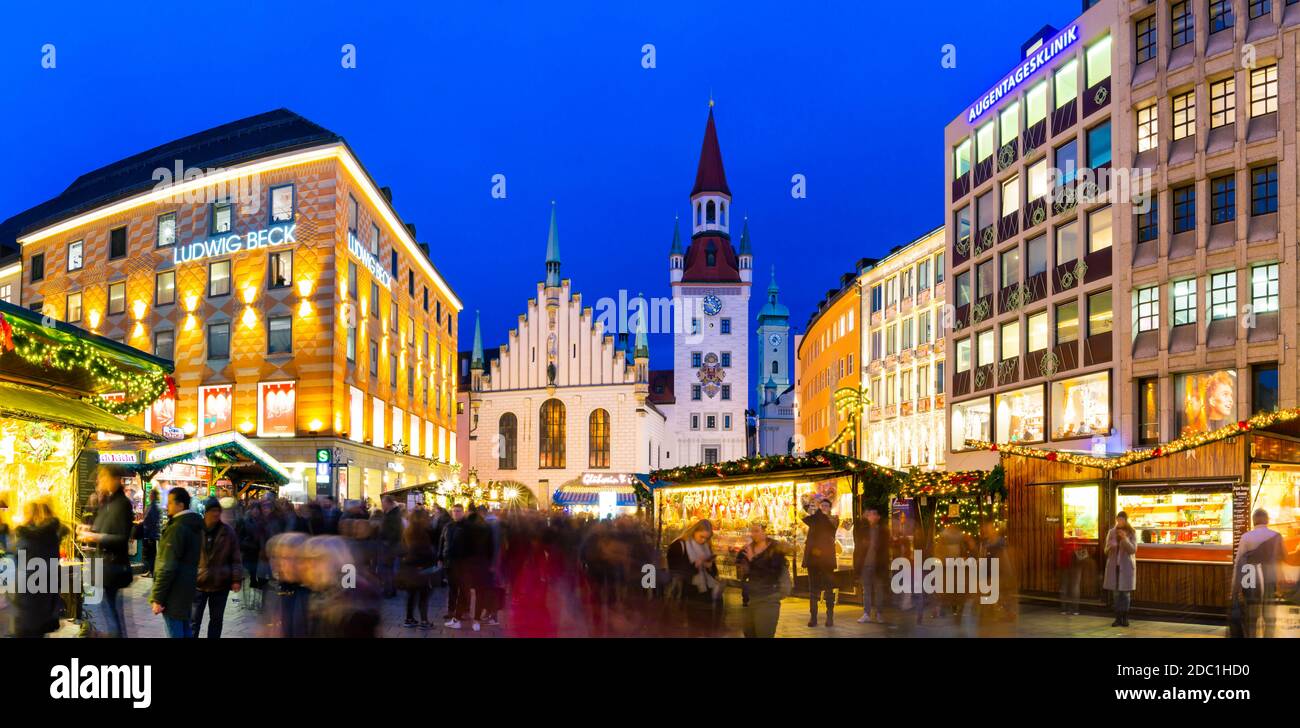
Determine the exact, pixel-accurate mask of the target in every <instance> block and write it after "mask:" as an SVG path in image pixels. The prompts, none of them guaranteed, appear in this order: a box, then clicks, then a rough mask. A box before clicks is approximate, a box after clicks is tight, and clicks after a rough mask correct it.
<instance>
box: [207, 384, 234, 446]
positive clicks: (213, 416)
mask: <svg viewBox="0 0 1300 728" xmlns="http://www.w3.org/2000/svg"><path fill="white" fill-rule="evenodd" d="M234 395H235V392H234V386H233V385H230V384H220V385H217V386H213V387H200V388H199V434H200V435H219V434H221V433H223V432H230V429H231V426H232V425H231V418H230V407H231V402H232V401H233V400H234Z"/></svg>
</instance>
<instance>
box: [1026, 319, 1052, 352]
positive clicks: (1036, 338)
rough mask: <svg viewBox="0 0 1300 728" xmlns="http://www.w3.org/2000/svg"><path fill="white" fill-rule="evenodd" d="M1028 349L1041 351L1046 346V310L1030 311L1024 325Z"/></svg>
mask: <svg viewBox="0 0 1300 728" xmlns="http://www.w3.org/2000/svg"><path fill="white" fill-rule="evenodd" d="M1024 333H1026V341H1024V343H1026V346H1028V351H1043V350H1045V348H1047V347H1048V312H1047V311H1040V312H1037V313H1032V315H1030V317H1028V318H1027V320H1026V325H1024Z"/></svg>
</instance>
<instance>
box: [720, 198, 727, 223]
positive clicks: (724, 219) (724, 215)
mask: <svg viewBox="0 0 1300 728" xmlns="http://www.w3.org/2000/svg"><path fill="white" fill-rule="evenodd" d="M719 207H720V208H721V210H722V215H721V218H722V224H723V225H726V224H727V203H725V202H724V203H722V204H721V205H720V206H719Z"/></svg>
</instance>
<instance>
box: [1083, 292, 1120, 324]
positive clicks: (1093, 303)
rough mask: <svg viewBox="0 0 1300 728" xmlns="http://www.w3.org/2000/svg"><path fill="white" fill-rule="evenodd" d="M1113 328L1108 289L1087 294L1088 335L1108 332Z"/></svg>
mask: <svg viewBox="0 0 1300 728" xmlns="http://www.w3.org/2000/svg"><path fill="white" fill-rule="evenodd" d="M1113 328H1114V315H1113V310H1112V308H1111V295H1110V289H1109V288H1107V289H1106V290H1104V291H1098V292H1096V293H1092V294H1089V295H1088V336H1097V335H1098V334H1109V333H1110V332H1111V330H1112V329H1113Z"/></svg>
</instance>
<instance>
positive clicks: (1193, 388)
mask: <svg viewBox="0 0 1300 728" xmlns="http://www.w3.org/2000/svg"><path fill="white" fill-rule="evenodd" d="M1174 407H1175V411H1176V412H1177V417H1178V434H1179V435H1190V434H1193V433H1196V432H1209V431H1210V430H1215V429H1218V428H1220V427H1223V426H1224V425H1228V424H1232V423H1233V422H1236V421H1237V372H1235V371H1233V370H1231V369H1222V370H1219V371H1215V372H1197V373H1194V374H1180V375H1178V376H1176V377H1174Z"/></svg>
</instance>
